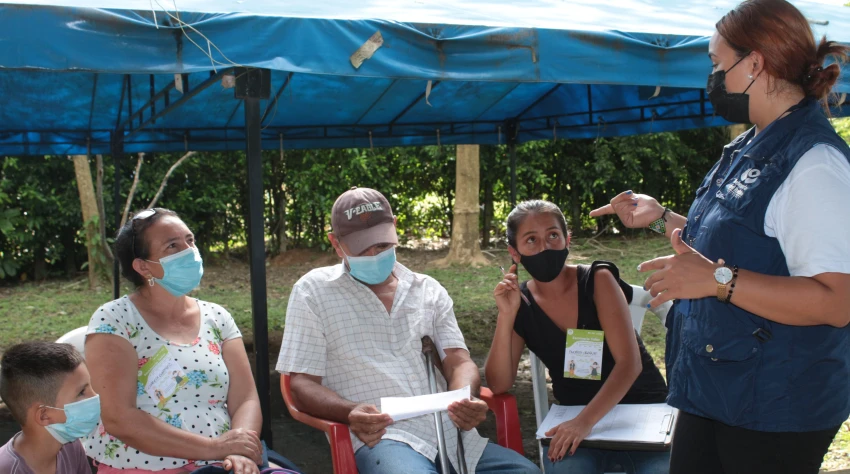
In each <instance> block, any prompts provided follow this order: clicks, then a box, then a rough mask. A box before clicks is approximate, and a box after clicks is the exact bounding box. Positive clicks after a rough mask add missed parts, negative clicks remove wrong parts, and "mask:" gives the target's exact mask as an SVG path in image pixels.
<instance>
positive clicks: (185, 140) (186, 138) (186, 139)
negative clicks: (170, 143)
mask: <svg viewBox="0 0 850 474" xmlns="http://www.w3.org/2000/svg"><path fill="white" fill-rule="evenodd" d="M183 148H184V149H185V150H186V153H189V136H188V135H186V134H185V133H184V134H183Z"/></svg>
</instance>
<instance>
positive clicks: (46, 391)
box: [0, 342, 83, 426]
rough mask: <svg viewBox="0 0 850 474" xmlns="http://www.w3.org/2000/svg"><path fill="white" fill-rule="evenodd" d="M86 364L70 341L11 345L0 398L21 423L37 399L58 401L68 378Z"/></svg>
mask: <svg viewBox="0 0 850 474" xmlns="http://www.w3.org/2000/svg"><path fill="white" fill-rule="evenodd" d="M82 363H83V356H82V355H80V353H79V352H77V350H76V349H74V346H72V345H70V344H57V343H55V342H24V343H22V344H17V345H15V346H12V347H11V348H9V350H8V351H6V353H5V354H3V360H2V362H0V366H2V367H0V399H3V402H5V403H6V406H8V407H9V411H11V412H12V417H13V418H15V420H16V421H17V422H18V423H20V425H21V426H23V425H24V423H26V418H27V408H29V407H30V405H32V404H33V403H35V402H38V403H43V404H45V405H53V404H55V403H56V395H58V393H59V389H60V388H61V387H62V384H63V383H65V377H66V376H67V375H68V374H70V373H71V372H73V371H74V370H76V369H77V367H79V366H80V364H82Z"/></svg>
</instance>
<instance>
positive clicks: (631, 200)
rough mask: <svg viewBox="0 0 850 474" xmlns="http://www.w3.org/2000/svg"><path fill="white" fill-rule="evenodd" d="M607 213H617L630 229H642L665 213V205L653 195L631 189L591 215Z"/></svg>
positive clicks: (596, 215)
mask: <svg viewBox="0 0 850 474" xmlns="http://www.w3.org/2000/svg"><path fill="white" fill-rule="evenodd" d="M607 214H617V217H619V218H620V221H621V222H622V223H623V225H624V226H626V227H628V228H630V229H641V228H644V227H648V226H649V224H650V223H651V222H652V221H654V220H656V219H658V218H660V217H661V215H662V214H664V207H663V206H661V204H658V201H656V200H655V198H654V197H652V196H647V195H646V194H635V193H633V192H632V191H631V190H629V191H625V192H622V193H620V194H618V195H617V196H616V197H614V199H612V200H611V203H610V204H606V205H604V206H602V207H600V208H599V209H594V210H592V211H590V217H599V216H604V215H607Z"/></svg>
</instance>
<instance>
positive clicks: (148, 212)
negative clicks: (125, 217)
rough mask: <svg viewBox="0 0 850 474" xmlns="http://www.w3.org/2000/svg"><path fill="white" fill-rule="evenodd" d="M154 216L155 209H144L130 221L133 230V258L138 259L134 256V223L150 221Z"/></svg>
mask: <svg viewBox="0 0 850 474" xmlns="http://www.w3.org/2000/svg"><path fill="white" fill-rule="evenodd" d="M154 214H156V209H145V210H144V211H141V212H139V213H138V214H136V215H135V216H133V218H132V219H130V225H131V227H132V230H133V258H139V256H138V255H136V222H138V221H143V220H147V219H150V218H151V217H153V216H154Z"/></svg>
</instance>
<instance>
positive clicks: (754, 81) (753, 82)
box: [742, 79, 756, 94]
mask: <svg viewBox="0 0 850 474" xmlns="http://www.w3.org/2000/svg"><path fill="white" fill-rule="evenodd" d="M755 83H756V80H755V79H753V80H752V81H750V85H748V86H747V88H746V89H744V92H742V94H746V93H747V91H748V90H750V87H753V84H755Z"/></svg>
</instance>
